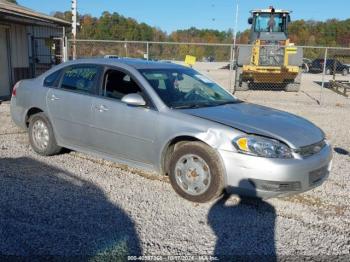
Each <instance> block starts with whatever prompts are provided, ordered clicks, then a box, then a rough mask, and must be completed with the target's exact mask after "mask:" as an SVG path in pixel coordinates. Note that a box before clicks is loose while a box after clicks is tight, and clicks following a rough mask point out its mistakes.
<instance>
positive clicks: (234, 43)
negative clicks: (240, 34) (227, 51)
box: [232, 0, 239, 62]
mask: <svg viewBox="0 0 350 262" xmlns="http://www.w3.org/2000/svg"><path fill="white" fill-rule="evenodd" d="M236 1H237V2H236V14H235V27H234V29H233V59H232V61H233V62H235V56H236V53H235V52H236V42H237V30H238V29H237V27H238V8H239V7H238V1H239V0H236Z"/></svg>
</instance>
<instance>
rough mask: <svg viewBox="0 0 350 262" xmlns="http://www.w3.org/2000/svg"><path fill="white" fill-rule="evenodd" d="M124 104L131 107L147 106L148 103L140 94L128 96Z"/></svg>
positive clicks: (123, 99)
mask: <svg viewBox="0 0 350 262" xmlns="http://www.w3.org/2000/svg"><path fill="white" fill-rule="evenodd" d="M122 102H123V103H125V104H127V105H129V106H145V105H146V101H145V100H144V99H143V97H142V96H141V95H139V94H136V93H135V94H128V95H125V96H123V98H122Z"/></svg>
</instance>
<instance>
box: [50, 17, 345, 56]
mask: <svg viewBox="0 0 350 262" xmlns="http://www.w3.org/2000/svg"><path fill="white" fill-rule="evenodd" d="M53 15H54V16H55V17H58V18H61V19H65V20H68V21H70V20H71V12H69V11H67V12H55V13H53ZM78 18H79V19H78V20H79V23H80V27H79V31H78V36H77V37H78V38H79V39H92V40H97V39H104V40H126V41H159V42H164V41H167V42H190V43H191V42H193V43H226V44H232V43H233V32H232V30H231V29H230V30H227V31H220V30H214V29H197V28H195V27H191V28H189V29H186V30H176V31H174V32H172V33H170V34H167V33H166V32H164V31H162V30H161V29H160V28H157V27H152V26H149V25H147V24H146V23H139V22H137V21H136V20H135V19H133V18H128V17H124V16H122V15H120V14H118V13H116V12H114V13H110V12H107V11H105V12H103V13H102V15H101V16H100V17H93V16H91V15H88V14H83V15H79V17H78ZM288 32H289V37H290V39H291V41H292V42H294V43H295V44H296V45H303V46H305V45H307V46H332V47H350V19H347V20H337V19H330V20H327V21H324V22H320V21H312V20H310V21H305V20H296V21H293V22H292V23H291V24H290V25H289V28H288ZM249 34H250V30H245V31H243V32H239V33H238V35H237V43H239V44H247V43H248V41H249ZM84 45H85V46H80V49H79V50H80V52H81V53H82V54H81V56H91V55H104V54H110V53H112V52H115V54H118V55H121V56H130V57H134V56H136V57H139V56H141V55H142V54H143V53H145V51H146V50H145V48H146V47H145V46H137V45H136V44H134V45H132V44H129V45H128V46H125V45H112V44H111V45H109V44H96V43H95V44H91V45H90V46H88V45H89V44H84ZM150 53H151V56H153V58H157V59H179V58H181V59H183V57H184V55H186V54H192V55H195V56H197V57H198V58H200V59H201V58H203V57H209V56H213V57H215V59H216V60H219V61H220V60H226V61H227V60H228V59H229V57H230V48H225V47H219V48H218V47H210V46H209V47H208V46H207V47H206V46H193V45H180V46H178V45H152V46H151V47H150ZM310 55H311V56H314V55H316V54H314V55H312V54H310Z"/></svg>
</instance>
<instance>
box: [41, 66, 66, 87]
mask: <svg viewBox="0 0 350 262" xmlns="http://www.w3.org/2000/svg"><path fill="white" fill-rule="evenodd" d="M61 73H62V70H57V71H56V72H54V73H52V74H50V75H49V76H48V77H46V78H45V80H44V86H45V87H57V86H58V83H59V78H60V76H61Z"/></svg>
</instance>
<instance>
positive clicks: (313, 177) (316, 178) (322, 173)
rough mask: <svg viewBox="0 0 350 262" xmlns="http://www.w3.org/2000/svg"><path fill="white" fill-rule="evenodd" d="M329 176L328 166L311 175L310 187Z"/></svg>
mask: <svg viewBox="0 0 350 262" xmlns="http://www.w3.org/2000/svg"><path fill="white" fill-rule="evenodd" d="M328 174H329V170H328V166H324V167H321V168H319V169H317V170H314V171H311V172H310V173H309V186H313V185H315V184H317V183H319V182H321V181H322V180H323V178H325V177H326V176H327V175H328Z"/></svg>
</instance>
